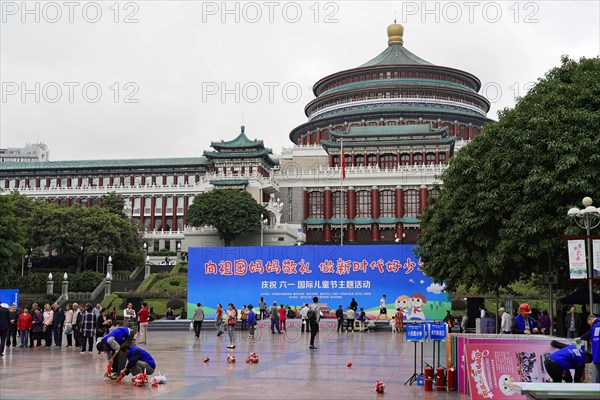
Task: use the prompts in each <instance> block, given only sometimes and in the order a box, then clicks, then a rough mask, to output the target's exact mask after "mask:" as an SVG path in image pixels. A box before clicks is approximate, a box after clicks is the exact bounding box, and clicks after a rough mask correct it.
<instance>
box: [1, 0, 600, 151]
mask: <svg viewBox="0 0 600 400" xmlns="http://www.w3.org/2000/svg"><path fill="white" fill-rule="evenodd" d="M73 3H74V5H72V6H71V5H67V4H65V3H63V2H54V3H53V2H50V3H48V2H36V1H29V2H27V3H22V2H21V1H16V2H12V1H5V0H2V1H1V2H0V6H1V7H0V15H1V17H2V21H1V22H2V23H1V30H0V81H1V82H2V99H1V103H0V147H2V148H6V147H22V146H24V145H25V143H27V142H37V141H40V142H44V143H46V144H47V145H48V146H49V149H50V159H51V160H79V159H110V158H151V157H191V156H199V155H201V154H202V152H203V151H204V150H207V149H209V146H210V142H211V141H216V140H221V139H225V140H229V139H232V138H234V137H235V136H236V135H237V134H238V133H239V126H240V125H242V123H243V124H244V125H246V133H247V134H248V136H249V137H250V138H259V139H263V140H264V141H265V143H266V145H267V146H268V147H271V148H272V149H273V150H274V151H275V152H276V153H279V152H280V151H281V148H282V147H288V146H290V145H291V142H290V141H289V136H288V135H289V132H290V131H291V130H292V129H293V128H294V127H296V126H297V125H299V124H302V123H304V122H306V120H307V118H306V116H305V114H304V106H305V105H306V103H308V102H309V101H310V100H311V99H313V97H314V96H313V94H312V91H311V86H312V85H313V84H314V83H315V82H316V81H317V80H319V79H320V78H322V77H325V76H327V75H329V74H331V73H334V72H337V71H340V70H344V69H349V68H354V67H357V66H359V65H360V64H362V63H364V62H366V61H368V60H370V59H371V58H373V57H375V56H376V55H377V54H379V53H380V52H382V51H383V50H385V48H386V47H387V35H386V27H387V25H388V24H390V23H391V22H393V20H394V16H395V15H396V17H397V19H398V22H401V23H403V25H404V27H405V32H404V45H405V47H406V48H407V49H409V50H410V51H411V52H413V53H415V54H416V55H418V56H419V57H421V58H423V59H425V60H427V61H429V62H431V63H433V64H436V65H441V66H448V67H452V68H458V69H462V70H465V71H468V72H470V73H472V74H474V75H476V76H477V77H479V79H480V80H481V82H482V84H483V85H484V90H482V92H481V93H482V94H483V95H484V96H486V97H487V98H488V99H489V100H490V101H491V102H492V109H491V111H490V113H489V114H488V117H490V118H492V119H497V111H498V110H499V109H502V108H504V107H511V106H513V105H514V102H515V96H517V95H521V96H522V95H523V94H525V92H526V89H527V84H528V83H530V82H534V81H536V80H537V79H538V78H539V77H541V76H542V75H543V74H544V73H545V72H546V71H548V70H549V69H550V68H552V67H554V66H557V65H559V63H560V57H561V55H563V54H567V55H569V56H570V57H572V58H580V57H582V56H585V57H595V56H598V54H599V52H600V28H599V21H600V7H599V2H598V1H548V2H543V1H542V2H540V1H534V2H515V1H507V2H488V1H479V2H478V1H473V2H462V1H457V2H433V1H431V2H429V1H428V2H426V3H425V2H422V1H415V2H406V1H405V2H399V1H398V2H394V1H385V2H373V1H348V2H344V1H342V2H340V1H336V2H313V1H308V2H304V1H298V2H285V1H281V2H279V1H270V2H269V1H265V2H260V1H258V2H233V1H230V2H226V3H224V2H221V1H218V2H210V1H205V2H201V1H132V2H119V3H117V5H116V6H115V2H114V1H108V2H103V1H97V2H77V1H74V2H73ZM23 4H26V5H27V8H28V10H29V12H28V11H27V10H25V9H24V8H23ZM36 19H38V20H39V22H38V21H36ZM115 21H116V22H115ZM24 90H25V91H24ZM98 90H100V91H101V93H100V92H98Z"/></svg>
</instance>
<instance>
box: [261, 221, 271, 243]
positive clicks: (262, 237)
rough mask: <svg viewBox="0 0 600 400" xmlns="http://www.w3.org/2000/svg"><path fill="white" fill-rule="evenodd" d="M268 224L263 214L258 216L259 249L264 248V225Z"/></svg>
mask: <svg viewBox="0 0 600 400" xmlns="http://www.w3.org/2000/svg"><path fill="white" fill-rule="evenodd" d="M267 222H269V220H268V219H266V218H265V216H264V215H263V214H260V247H262V246H264V244H265V243H264V242H265V225H266V224H267Z"/></svg>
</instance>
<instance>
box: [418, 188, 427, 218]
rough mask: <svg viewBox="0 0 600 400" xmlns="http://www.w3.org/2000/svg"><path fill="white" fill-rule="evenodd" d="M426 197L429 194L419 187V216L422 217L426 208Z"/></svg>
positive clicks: (425, 189)
mask: <svg viewBox="0 0 600 400" xmlns="http://www.w3.org/2000/svg"><path fill="white" fill-rule="evenodd" d="M428 195H429V192H428V191H427V188H426V187H424V186H421V188H420V189H419V215H423V211H425V207H427V197H428Z"/></svg>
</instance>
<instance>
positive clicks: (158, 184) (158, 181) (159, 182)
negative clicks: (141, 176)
mask: <svg viewBox="0 0 600 400" xmlns="http://www.w3.org/2000/svg"><path fill="white" fill-rule="evenodd" d="M162 184H163V177H162V175H158V176H157V177H156V185H157V186H162Z"/></svg>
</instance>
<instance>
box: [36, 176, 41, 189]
mask: <svg viewBox="0 0 600 400" xmlns="http://www.w3.org/2000/svg"><path fill="white" fill-rule="evenodd" d="M35 187H36V188H39V187H40V178H35Z"/></svg>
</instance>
